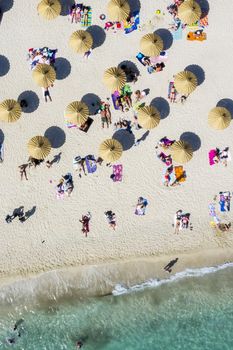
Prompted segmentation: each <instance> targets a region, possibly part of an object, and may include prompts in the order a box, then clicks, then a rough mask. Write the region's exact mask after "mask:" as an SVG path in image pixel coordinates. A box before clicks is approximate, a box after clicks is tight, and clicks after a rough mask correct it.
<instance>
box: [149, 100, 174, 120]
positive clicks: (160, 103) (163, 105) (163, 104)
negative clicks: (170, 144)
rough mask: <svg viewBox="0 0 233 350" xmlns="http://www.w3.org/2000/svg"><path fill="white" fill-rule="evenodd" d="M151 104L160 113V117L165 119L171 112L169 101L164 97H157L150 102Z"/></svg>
mask: <svg viewBox="0 0 233 350" xmlns="http://www.w3.org/2000/svg"><path fill="white" fill-rule="evenodd" d="M150 105H151V106H153V107H155V108H156V109H157V110H158V111H159V113H160V119H165V118H167V117H168V115H169V113H170V106H169V103H168V102H167V101H166V100H165V98H163V97H155V98H153V100H152V101H151V103H150Z"/></svg>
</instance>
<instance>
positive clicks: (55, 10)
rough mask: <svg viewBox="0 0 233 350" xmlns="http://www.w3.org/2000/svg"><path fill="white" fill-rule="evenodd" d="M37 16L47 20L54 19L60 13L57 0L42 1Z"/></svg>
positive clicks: (59, 4) (59, 5)
mask: <svg viewBox="0 0 233 350" xmlns="http://www.w3.org/2000/svg"><path fill="white" fill-rule="evenodd" d="M37 11H38V13H39V15H41V16H42V17H44V18H45V19H47V20H51V19H54V18H56V17H57V16H59V15H60V13H61V3H60V1H59V0H42V1H41V2H40V3H39V4H38V6H37Z"/></svg>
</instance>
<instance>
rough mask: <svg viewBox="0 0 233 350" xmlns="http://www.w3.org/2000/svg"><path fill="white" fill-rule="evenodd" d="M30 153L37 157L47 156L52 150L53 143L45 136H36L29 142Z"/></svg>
mask: <svg viewBox="0 0 233 350" xmlns="http://www.w3.org/2000/svg"><path fill="white" fill-rule="evenodd" d="M27 146H28V153H29V154H30V156H31V157H33V158H35V159H44V158H46V157H47V156H48V155H49V153H50V150H51V144H50V142H49V140H48V139H47V137H45V136H35V137H33V138H32V139H31V140H29V142H28V145H27Z"/></svg>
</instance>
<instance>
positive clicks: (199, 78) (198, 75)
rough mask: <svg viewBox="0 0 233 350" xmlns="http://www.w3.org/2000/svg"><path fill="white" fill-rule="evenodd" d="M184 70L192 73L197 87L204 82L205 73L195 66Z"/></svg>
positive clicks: (192, 65) (191, 65)
mask: <svg viewBox="0 0 233 350" xmlns="http://www.w3.org/2000/svg"><path fill="white" fill-rule="evenodd" d="M185 70H187V71H189V72H192V73H193V74H194V75H195V76H196V78H197V85H201V84H202V83H203V82H204V81H205V72H204V70H203V69H202V68H201V67H200V66H198V65H197V64H190V65H189V66H187V67H186V68H185Z"/></svg>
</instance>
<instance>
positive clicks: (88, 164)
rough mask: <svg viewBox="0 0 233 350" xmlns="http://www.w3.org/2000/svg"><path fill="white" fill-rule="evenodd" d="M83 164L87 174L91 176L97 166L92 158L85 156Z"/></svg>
mask: <svg viewBox="0 0 233 350" xmlns="http://www.w3.org/2000/svg"><path fill="white" fill-rule="evenodd" d="M85 162H86V167H87V171H88V173H89V174H92V173H94V172H95V171H96V170H97V164H96V160H95V157H94V156H87V157H86V158H85Z"/></svg>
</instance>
